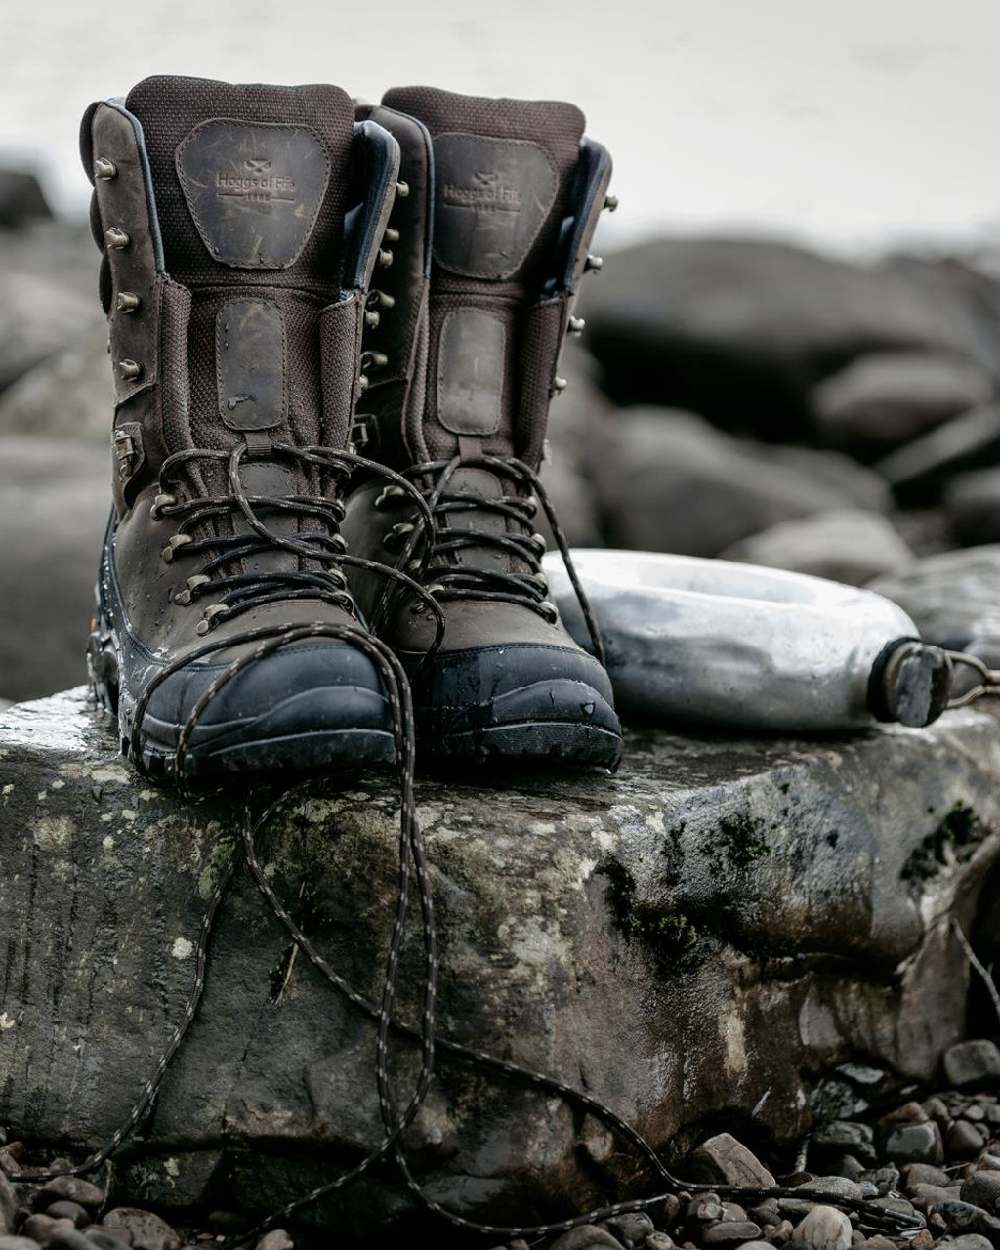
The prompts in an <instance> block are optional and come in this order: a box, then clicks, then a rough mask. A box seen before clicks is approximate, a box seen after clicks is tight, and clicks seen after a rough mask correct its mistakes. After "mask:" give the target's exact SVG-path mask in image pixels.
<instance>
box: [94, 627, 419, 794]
mask: <svg viewBox="0 0 1000 1250" xmlns="http://www.w3.org/2000/svg"><path fill="white" fill-rule="evenodd" d="M88 666H89V669H90V684H91V689H92V690H93V693H94V697H95V699H96V701H97V704H98V707H99V708H101V709H102V710H103V711H104V712H105V713H106V714H107V715H108V716H109V717H112V718H113V719H114V720H115V721H116V722H117V725H118V734H119V745H120V748H121V753H122V755H123V756H125V758H126V759H131V760H132V762H133V763H135V764H137V765H141V766H142V767H143V768H144V769H145V770H146V771H147V772H148V773H149V775H150V776H152V777H154V778H157V779H162V780H169V779H171V778H174V777H175V776H176V772H177V768H176V758H175V757H176V746H177V742H178V740H179V738H180V734H181V729H182V726H181V725H178V724H173V723H171V722H169V721H163V720H158V719H156V718H155V717H152V716H149V715H147V716H146V717H145V718H144V721H143V730H142V733H141V735H140V750H141V754H142V759H141V761H140V760H137V759H134V758H133V752H132V728H133V724H132V715H131V712H132V710H134V699H130V700H125V699H122V698H120V696H119V689H120V682H119V671H118V663H117V659H116V656H115V652H114V647H113V645H112V644H111V641H110V637H109V636H108V635H104V637H103V638H102V637H101V636H100V635H99V634H97V633H94V634H92V635H91V641H90V647H89V649H88ZM373 697H377V696H374V692H373V691H371V690H369V689H365V688H360V687H355V686H335V687H334V686H331V687H320V688H317V689H315V690H309V691H303V692H299V693H297V694H294V695H291V696H289V697H288V698H286V699H283V700H282V701H281V702H279V703H276V704H274V705H272V706H271V707H269V708H268V710H267V712H266V713H264V714H262V715H261V716H257V717H253V718H247V719H241V720H238V721H228V722H221V723H219V722H217V723H213V724H211V725H206V726H203V727H202V726H199V727H197V728H196V729H195V732H194V734H193V735H192V737H191V740H190V742H189V744H188V750H187V759H186V774H187V776H188V777H189V778H190V779H195V778H197V779H199V780H204V779H205V778H206V777H213V776H219V775H227V774H228V775H231V774H233V773H255V774H268V773H276V772H283V773H288V772H293V773H311V772H318V771H322V770H325V769H341V768H345V769H346V768H358V767H369V766H374V765H382V764H392V763H394V762H395V759H396V741H395V737H394V736H393V734H392V733H391V732H390V731H389V730H382V729H373V728H363V729H359V728H350V727H349V726H341V727H330V728H325V729H324V728H319V729H317V728H315V726H316V725H322V723H323V722H324V721H328V720H330V718H331V712H333V711H335V712H336V715H337V718H338V719H341V720H347V721H348V722H350V721H351V720H354V719H360V718H361V717H362V716H363V714H364V712H366V711H367V712H368V713H369V714H370V713H371V708H372V700H373Z"/></svg>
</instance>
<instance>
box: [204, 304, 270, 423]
mask: <svg viewBox="0 0 1000 1250" xmlns="http://www.w3.org/2000/svg"><path fill="white" fill-rule="evenodd" d="M285 359H286V342H285V323H284V318H283V317H282V315H281V309H280V308H279V307H278V306H277V304H275V303H273V302H272V301H271V300H267V299H231V300H228V301H227V302H226V303H225V304H223V306H222V307H221V308H220V309H219V313H218V316H217V318H216V322H215V367H216V378H217V380H218V386H219V411H220V412H221V414H222V420H223V421H224V422H225V424H226V425H227V426H228V427H229V429H231V430H273V429H274V428H275V427H276V426H279V425H282V424H283V423H284V420H285V414H286V407H287V397H286V387H285V374H286V368H285Z"/></svg>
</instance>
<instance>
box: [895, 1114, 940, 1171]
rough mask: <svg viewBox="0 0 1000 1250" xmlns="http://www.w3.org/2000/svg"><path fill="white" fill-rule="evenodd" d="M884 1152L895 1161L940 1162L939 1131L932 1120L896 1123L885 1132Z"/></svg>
mask: <svg viewBox="0 0 1000 1250" xmlns="http://www.w3.org/2000/svg"><path fill="white" fill-rule="evenodd" d="M885 1153H886V1154H887V1155H888V1157H889V1158H890V1159H892V1160H893V1162H895V1163H940V1162H941V1161H942V1160H943V1158H944V1150H943V1147H942V1143H941V1132H940V1130H939V1128H938V1126H937V1125H936V1124H935V1123H934V1122H933V1121H927V1122H926V1123H924V1124H913V1123H902V1124H897V1125H896V1126H895V1127H892V1128H890V1130H889V1131H888V1133H887V1134H886V1139H885Z"/></svg>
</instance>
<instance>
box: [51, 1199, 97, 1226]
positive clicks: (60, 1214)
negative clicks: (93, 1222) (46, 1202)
mask: <svg viewBox="0 0 1000 1250" xmlns="http://www.w3.org/2000/svg"><path fill="white" fill-rule="evenodd" d="M45 1214H46V1215H48V1216H50V1217H51V1218H52V1219H54V1220H71V1221H72V1223H73V1225H74V1227H76V1228H84V1227H86V1225H87V1224H89V1223H90V1216H89V1215H88V1214H87V1212H86V1209H85V1208H84V1207H82V1206H81V1205H80V1204H79V1203H78V1202H71V1201H70V1200H69V1199H68V1198H60V1199H59V1201H58V1202H53V1203H52V1204H51V1205H50V1206H48V1207H46V1208H45Z"/></svg>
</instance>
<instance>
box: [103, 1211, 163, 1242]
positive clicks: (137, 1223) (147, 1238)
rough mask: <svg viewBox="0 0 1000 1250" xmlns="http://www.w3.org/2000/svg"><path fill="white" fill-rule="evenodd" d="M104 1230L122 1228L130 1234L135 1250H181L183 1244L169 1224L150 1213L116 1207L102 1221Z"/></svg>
mask: <svg viewBox="0 0 1000 1250" xmlns="http://www.w3.org/2000/svg"><path fill="white" fill-rule="evenodd" d="M103 1223H104V1226H105V1227H106V1228H123V1229H125V1230H126V1231H127V1232H130V1233H131V1234H132V1244H133V1246H135V1247H136V1250H181V1246H182V1245H183V1242H182V1241H181V1238H180V1237H179V1236H178V1235H177V1233H175V1232H174V1230H173V1229H172V1228H171V1227H170V1225H169V1224H166V1223H165V1222H164V1221H163V1220H161V1219H160V1217H159V1216H158V1215H154V1214H153V1213H152V1212H151V1211H142V1210H139V1209H138V1208H136V1207H117V1208H116V1209H115V1210H114V1211H109V1212H108V1214H107V1215H106V1216H105V1217H104V1220H103Z"/></svg>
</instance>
